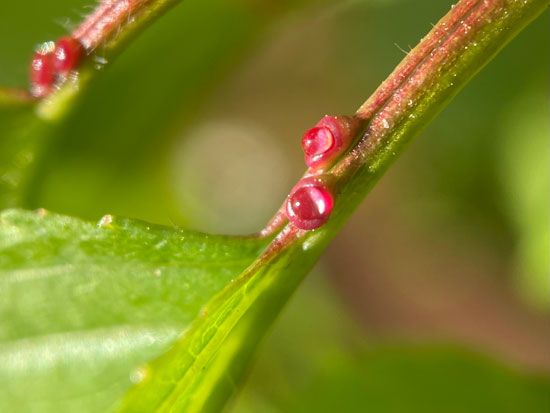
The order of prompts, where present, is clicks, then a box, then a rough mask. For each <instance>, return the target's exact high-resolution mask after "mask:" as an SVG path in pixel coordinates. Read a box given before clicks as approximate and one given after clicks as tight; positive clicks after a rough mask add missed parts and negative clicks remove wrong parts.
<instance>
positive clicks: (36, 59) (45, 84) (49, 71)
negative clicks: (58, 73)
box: [31, 46, 55, 97]
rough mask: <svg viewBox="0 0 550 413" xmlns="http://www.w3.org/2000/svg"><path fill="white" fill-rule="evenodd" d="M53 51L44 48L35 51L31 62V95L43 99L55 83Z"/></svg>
mask: <svg viewBox="0 0 550 413" xmlns="http://www.w3.org/2000/svg"><path fill="white" fill-rule="evenodd" d="M53 57H54V56H53V51H52V50H51V48H48V47H46V46H44V47H43V50H39V51H37V52H36V53H35V54H34V56H33V58H32V62H31V93H32V95H33V96H35V97H43V96H45V95H47V94H48V93H50V91H51V89H52V87H53V85H54V83H55V70H54V63H53Z"/></svg>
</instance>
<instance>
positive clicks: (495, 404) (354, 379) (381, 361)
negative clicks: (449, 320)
mask: <svg viewBox="0 0 550 413" xmlns="http://www.w3.org/2000/svg"><path fill="white" fill-rule="evenodd" d="M302 390H303V391H302V392H300V397H297V398H295V399H294V400H292V401H291V402H290V403H288V405H287V406H285V409H284V411H285V412H288V413H298V412H311V411H314V412H319V413H322V412H327V413H329V412H334V411H343V412H349V413H353V412H365V411H369V412H373V413H382V412H384V413H394V412H395V413H398V412H404V411H406V412H410V413H432V412H434V413H435V412H442V411H444V412H448V413H462V412H469V413H485V412H499V413H519V412H531V413H544V412H548V411H549V410H550V380H549V379H548V377H537V376H529V375H526V374H520V373H518V372H516V371H514V370H512V369H509V368H505V367H503V366H502V365H500V364H498V363H496V362H494V361H492V360H490V359H487V358H485V357H482V356H480V355H478V354H474V353H471V352H468V351H464V350H461V349H458V348H453V347H445V346H434V345H431V346H420V345H418V346H412V345H409V346H407V345H381V346H378V347H373V348H367V349H365V350H363V351H362V352H361V353H360V354H357V355H356V356H354V357H350V356H349V355H346V354H339V355H338V356H333V357H332V358H331V359H330V360H328V361H327V362H326V363H325V365H324V366H320V369H319V370H317V374H316V376H315V377H314V378H313V380H312V382H311V383H309V386H308V387H307V388H305V389H302Z"/></svg>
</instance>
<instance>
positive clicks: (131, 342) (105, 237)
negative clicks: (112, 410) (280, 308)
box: [0, 210, 264, 412]
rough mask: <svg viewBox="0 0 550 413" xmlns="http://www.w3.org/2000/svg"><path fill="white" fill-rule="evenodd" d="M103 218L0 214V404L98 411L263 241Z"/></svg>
mask: <svg viewBox="0 0 550 413" xmlns="http://www.w3.org/2000/svg"><path fill="white" fill-rule="evenodd" d="M110 220H111V218H110V217H107V218H104V219H103V220H102V225H99V226H96V225H93V224H90V223H86V222H83V221H80V220H77V219H73V218H67V217H62V216H58V215H53V214H49V213H44V212H43V211H38V212H37V213H33V212H22V211H17V210H8V211H5V212H3V213H2V214H1V215H0V291H1V299H0V320H1V321H0V411H40V412H48V411H52V412H54V411H55V412H59V411H79V412H84V411H90V412H92V411H94V412H96V411H104V410H105V409H106V408H108V407H109V406H110V405H112V404H113V403H114V402H116V400H117V399H118V398H120V397H121V396H122V395H123V394H124V392H125V391H126V389H127V388H128V387H129V386H130V384H131V379H132V378H134V379H135V378H136V377H139V372H138V373H136V372H135V369H136V368H137V367H138V366H139V364H140V363H143V362H145V361H146V360H148V359H150V358H153V357H155V356H157V355H159V354H161V353H162V352H163V351H164V350H166V349H167V347H168V346H169V345H170V344H171V343H172V342H173V341H174V340H175V339H176V338H177V337H178V336H179V334H180V333H181V332H182V331H184V329H185V328H186V327H187V326H188V325H189V323H190V322H191V320H192V319H193V318H194V317H195V316H196V315H197V314H198V313H199V311H200V309H201V307H202V306H203V305H204V304H205V303H206V301H207V300H208V299H209V298H210V297H211V296H212V295H213V294H215V293H216V292H217V291H218V290H219V289H220V288H221V287H222V286H224V285H225V284H227V283H229V282H230V281H231V280H232V279H234V277H236V275H238V274H239V273H240V272H241V271H242V270H243V269H244V268H245V267H246V266H247V265H248V264H249V263H250V262H251V261H252V260H253V259H254V257H256V256H257V254H258V253H259V252H260V251H261V249H262V248H263V247H264V242H262V241H259V240H257V239H252V238H232V237H224V236H212V235H204V234H200V233H196V232H191V231H183V230H177V229H171V228H164V227H157V226H151V225H148V224H144V223H141V222H136V221H131V220H123V219H120V220H119V219H116V218H115V219H112V222H109V221H110ZM136 375H137V376H136Z"/></svg>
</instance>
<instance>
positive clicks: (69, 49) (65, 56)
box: [54, 37, 84, 76]
mask: <svg viewBox="0 0 550 413" xmlns="http://www.w3.org/2000/svg"><path fill="white" fill-rule="evenodd" d="M83 54H84V48H83V47H82V45H81V44H80V42H79V41H78V40H76V39H73V38H72V37H63V38H61V39H59V40H58V41H57V42H56V44H55V50H54V56H55V57H54V69H55V71H56V72H57V74H58V75H63V76H64V75H66V74H67V73H69V72H70V71H72V70H74V69H76V68H77V67H78V65H79V64H80V60H81V59H82V55H83Z"/></svg>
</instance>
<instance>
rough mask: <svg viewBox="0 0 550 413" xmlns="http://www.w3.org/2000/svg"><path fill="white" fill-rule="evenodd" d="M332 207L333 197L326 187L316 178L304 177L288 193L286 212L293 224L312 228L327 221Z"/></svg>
mask: <svg viewBox="0 0 550 413" xmlns="http://www.w3.org/2000/svg"><path fill="white" fill-rule="evenodd" d="M333 207H334V199H333V197H332V194H331V193H330V191H329V190H328V188H327V187H326V186H325V185H323V184H322V183H321V182H319V181H318V179H312V178H305V179H303V180H302V181H300V182H299V183H298V185H297V186H296V187H295V188H294V189H293V190H292V192H291V193H290V195H289V197H288V200H287V204H286V212H287V216H288V219H289V220H290V222H292V224H294V226H296V227H297V228H299V229H303V230H312V229H317V228H319V227H321V226H322V225H323V224H324V223H325V222H327V221H328V219H329V217H330V214H331V213H332V209H333Z"/></svg>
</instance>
